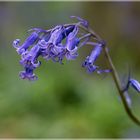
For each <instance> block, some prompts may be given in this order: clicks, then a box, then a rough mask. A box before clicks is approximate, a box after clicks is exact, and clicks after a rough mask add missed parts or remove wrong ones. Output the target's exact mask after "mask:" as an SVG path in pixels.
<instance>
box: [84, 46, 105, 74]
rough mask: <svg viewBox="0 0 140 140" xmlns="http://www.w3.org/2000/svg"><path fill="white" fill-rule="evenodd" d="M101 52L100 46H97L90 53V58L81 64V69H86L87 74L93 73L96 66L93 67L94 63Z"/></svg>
mask: <svg viewBox="0 0 140 140" xmlns="http://www.w3.org/2000/svg"><path fill="white" fill-rule="evenodd" d="M101 51H102V44H97V45H96V46H95V48H94V49H93V51H92V52H91V54H90V56H88V57H87V58H86V60H85V62H84V63H83V64H82V66H83V67H86V68H87V71H88V72H94V71H95V70H96V69H97V68H98V66H95V65H94V63H95V61H96V59H97V58H98V57H99V55H100V54H101Z"/></svg>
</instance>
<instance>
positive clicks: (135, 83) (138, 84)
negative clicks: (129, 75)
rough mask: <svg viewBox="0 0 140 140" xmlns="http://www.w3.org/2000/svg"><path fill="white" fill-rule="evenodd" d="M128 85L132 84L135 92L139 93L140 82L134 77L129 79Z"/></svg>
mask: <svg viewBox="0 0 140 140" xmlns="http://www.w3.org/2000/svg"><path fill="white" fill-rule="evenodd" d="M129 85H130V86H132V87H133V88H134V89H135V90H136V91H137V92H139V93H140V83H139V82H138V81H137V80H135V79H130V80H129Z"/></svg>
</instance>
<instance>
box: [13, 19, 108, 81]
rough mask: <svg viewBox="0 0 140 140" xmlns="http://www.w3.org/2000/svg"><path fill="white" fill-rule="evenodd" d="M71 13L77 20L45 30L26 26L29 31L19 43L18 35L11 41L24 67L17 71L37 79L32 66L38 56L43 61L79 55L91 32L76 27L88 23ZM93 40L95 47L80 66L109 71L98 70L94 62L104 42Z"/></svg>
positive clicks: (60, 61)
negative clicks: (21, 42)
mask: <svg viewBox="0 0 140 140" xmlns="http://www.w3.org/2000/svg"><path fill="white" fill-rule="evenodd" d="M73 17H74V18H76V19H78V22H77V23H74V24H65V25H57V26H56V27H54V28H52V29H48V30H44V29H41V28H33V29H30V30H29V31H32V33H31V34H30V35H29V36H28V37H27V39H26V40H25V41H24V43H23V44H22V45H20V39H16V40H14V41H13V47H14V48H16V50H17V52H18V54H19V55H20V56H21V60H20V64H21V65H22V66H23V68H24V71H22V72H20V77H21V78H22V79H28V80H36V79H37V76H36V75H35V74H34V70H35V69H36V68H37V67H39V66H40V64H41V62H40V61H38V58H39V57H43V58H44V59H45V60H46V61H48V60H50V59H51V60H53V61H54V62H59V63H61V64H62V61H63V59H64V58H66V60H75V59H76V58H77V57H78V49H79V48H81V47H82V46H85V45H86V43H87V42H88V41H89V40H90V36H91V34H89V33H88V34H87V33H85V32H83V31H81V30H80V29H79V28H80V27H81V26H83V28H84V29H85V28H88V26H89V24H88V22H87V21H86V20H83V19H82V18H80V17H77V16H72V18H73ZM94 38H95V36H94ZM83 39H84V41H83ZM96 41H97V40H96ZM94 44H96V45H95V48H94V49H93V51H92V52H91V54H90V56H88V57H87V58H86V60H85V62H84V63H83V67H86V68H87V70H88V71H89V72H94V71H95V70H96V71H97V73H102V72H108V71H109V70H99V69H98V68H99V67H98V66H96V65H94V63H95V61H96V59H97V58H98V57H99V55H100V54H101V51H102V48H103V43H101V42H96V43H95V42H94Z"/></svg>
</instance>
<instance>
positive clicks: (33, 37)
mask: <svg viewBox="0 0 140 140" xmlns="http://www.w3.org/2000/svg"><path fill="white" fill-rule="evenodd" d="M37 39H38V33H37V32H33V33H32V34H31V35H30V36H29V37H28V38H27V39H26V40H25V41H24V43H23V44H22V45H21V46H20V45H19V43H20V39H16V40H14V41H13V47H14V48H16V49H17V52H18V54H22V53H24V52H25V51H26V50H27V49H28V48H29V47H30V46H31V45H33V44H34V43H35V42H36V40H37Z"/></svg>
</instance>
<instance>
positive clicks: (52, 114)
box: [0, 2, 140, 138]
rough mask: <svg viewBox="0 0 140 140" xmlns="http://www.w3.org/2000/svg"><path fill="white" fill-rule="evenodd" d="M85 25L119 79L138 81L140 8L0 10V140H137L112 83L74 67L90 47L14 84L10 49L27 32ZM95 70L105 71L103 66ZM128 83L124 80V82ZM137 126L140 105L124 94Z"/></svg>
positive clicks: (15, 67)
mask: <svg viewBox="0 0 140 140" xmlns="http://www.w3.org/2000/svg"><path fill="white" fill-rule="evenodd" d="M71 15H77V16H81V17H82V18H85V19H87V20H88V21H89V22H90V24H91V27H93V29H95V31H96V32H97V33H99V34H100V36H102V38H103V39H105V40H106V41H107V45H108V47H109V49H110V54H111V56H112V59H113V61H114V64H115V65H116V67H117V69H118V71H119V72H120V73H122V74H120V76H123V75H124V74H125V73H128V69H127V64H129V66H131V67H132V75H133V77H134V78H136V79H139V81H140V73H139V71H140V65H139V62H140V55H139V53H140V39H139V37H140V30H139V29H140V18H139V17H140V3H133V2H131V3H127V2H117V3H115V2H99V3H98V2H0V137H6V138H7V137H10V138H12V137H13V138H15V137H18V138H22V137H23V138H34V137H38V138H39V137H40V138H42V137H46V138H50V137H53V138H58V137H59V138H60V137H61V138H68V137H69V138H77V137H78V138H94V137H96V138H109V137H111V138H120V137H121V138H122V137H124V138H128V137H133V138H138V137H140V128H139V127H138V126H136V125H135V124H134V123H133V122H132V121H131V120H130V119H129V118H128V116H127V115H126V113H125V111H124V108H123V106H122V104H121V101H120V99H119V96H118V93H117V90H116V87H115V85H114V83H113V81H112V78H111V77H110V76H108V75H97V74H95V73H93V74H90V75H89V74H87V73H86V72H85V69H83V68H82V67H81V64H82V62H83V61H84V60H85V57H86V56H87V55H88V54H89V52H90V50H91V49H92V48H91V47H88V46H86V47H85V48H83V49H81V50H80V52H79V53H80V55H79V57H78V59H77V61H70V62H65V64H64V65H60V64H58V63H53V62H51V61H50V62H45V61H43V63H42V66H41V67H40V68H39V69H38V70H36V73H37V75H38V77H39V80H38V81H36V82H29V81H25V80H21V79H19V77H18V72H19V71H21V70H22V67H21V66H20V65H19V59H20V58H19V56H18V55H17V53H16V52H15V49H13V48H12V41H13V40H14V39H16V38H20V39H21V40H22V41H24V39H25V38H26V37H27V35H28V33H27V30H28V29H30V28H33V27H41V28H44V29H49V28H50V27H52V26H55V25H57V24H63V23H68V22H72V19H69V16H71ZM99 64H100V65H103V66H105V58H104V57H103V56H102V57H100V60H99ZM126 76H127V75H126ZM130 92H131V97H132V99H133V108H134V111H135V113H136V114H137V115H138V116H139V118H140V111H139V106H140V97H139V95H137V94H136V93H135V91H133V90H131V91H130Z"/></svg>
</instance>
